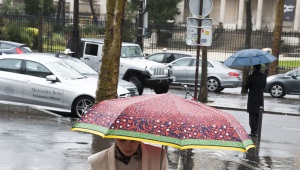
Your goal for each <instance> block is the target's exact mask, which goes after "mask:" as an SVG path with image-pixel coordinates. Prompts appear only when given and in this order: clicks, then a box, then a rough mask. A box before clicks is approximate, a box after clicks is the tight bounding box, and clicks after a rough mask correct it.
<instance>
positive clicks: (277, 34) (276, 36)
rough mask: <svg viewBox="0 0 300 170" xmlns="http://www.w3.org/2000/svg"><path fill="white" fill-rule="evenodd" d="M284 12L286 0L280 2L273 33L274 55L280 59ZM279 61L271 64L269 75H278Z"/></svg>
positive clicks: (277, 7)
mask: <svg viewBox="0 0 300 170" xmlns="http://www.w3.org/2000/svg"><path fill="white" fill-rule="evenodd" d="M283 10H284V0H278V1H277V6H276V19H275V27H274V31H273V42H272V54H273V55H274V56H275V57H277V59H279V49H280V43H281V31H282V21H283ZM278 73H279V71H278V60H275V61H273V62H272V63H271V64H270V69H269V74H270V75H274V74H278Z"/></svg>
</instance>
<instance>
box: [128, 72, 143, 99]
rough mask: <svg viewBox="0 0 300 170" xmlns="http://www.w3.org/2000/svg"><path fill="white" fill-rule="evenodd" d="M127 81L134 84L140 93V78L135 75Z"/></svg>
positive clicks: (141, 87) (141, 90) (141, 89)
mask: <svg viewBox="0 0 300 170" xmlns="http://www.w3.org/2000/svg"><path fill="white" fill-rule="evenodd" d="M129 81H130V82H131V83H133V84H134V85H135V86H136V89H137V91H138V92H139V95H142V94H143V92H144V87H143V86H142V83H141V82H140V80H139V79H138V78H137V77H135V76H132V77H130V78H129Z"/></svg>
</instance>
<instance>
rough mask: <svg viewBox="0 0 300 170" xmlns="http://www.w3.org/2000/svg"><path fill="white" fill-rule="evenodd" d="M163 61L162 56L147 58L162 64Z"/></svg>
mask: <svg viewBox="0 0 300 170" xmlns="http://www.w3.org/2000/svg"><path fill="white" fill-rule="evenodd" d="M163 59H164V54H156V55H153V56H151V57H149V58H148V60H151V61H156V62H159V63H162V62H163Z"/></svg>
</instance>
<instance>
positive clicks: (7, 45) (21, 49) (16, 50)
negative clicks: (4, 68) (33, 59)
mask: <svg viewBox="0 0 300 170" xmlns="http://www.w3.org/2000/svg"><path fill="white" fill-rule="evenodd" d="M23 53H32V51H31V49H30V48H29V47H28V46H27V45H25V44H22V43H18V42H13V41H3V40H0V54H23Z"/></svg>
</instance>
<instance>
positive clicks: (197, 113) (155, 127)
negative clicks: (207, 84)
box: [72, 93, 255, 152]
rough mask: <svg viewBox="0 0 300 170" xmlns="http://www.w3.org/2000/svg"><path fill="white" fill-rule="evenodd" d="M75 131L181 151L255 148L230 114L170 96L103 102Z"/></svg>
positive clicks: (81, 121) (150, 96)
mask: <svg viewBox="0 0 300 170" xmlns="http://www.w3.org/2000/svg"><path fill="white" fill-rule="evenodd" d="M72 130H75V131H83V132H89V133H92V134H97V135H100V136H102V137H104V138H119V139H128V140H137V141H143V142H152V143H156V144H162V145H167V146H172V147H175V148H179V149H190V148H216V149H228V150H238V151H242V152H246V151H247V150H248V149H249V148H252V147H255V146H254V144H253V141H252V140H251V139H250V137H249V136H248V134H247V132H246V131H245V129H244V128H243V126H242V125H241V124H240V123H239V122H238V121H237V120H236V119H235V118H234V117H233V116H231V115H230V114H228V113H226V112H223V111H221V110H218V109H215V108H213V107H210V106H207V105H205V104H202V103H199V102H197V101H193V100H190V99H184V98H182V97H179V96H176V95H173V94H170V93H166V94H153V95H143V96H137V97H131V98H123V99H111V100H105V101H102V102H100V103H98V104H96V105H95V106H94V107H93V108H92V109H91V110H90V111H88V112H87V113H86V114H85V115H84V116H83V117H81V118H80V119H79V120H78V122H77V123H75V124H74V125H73V127H72Z"/></svg>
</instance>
